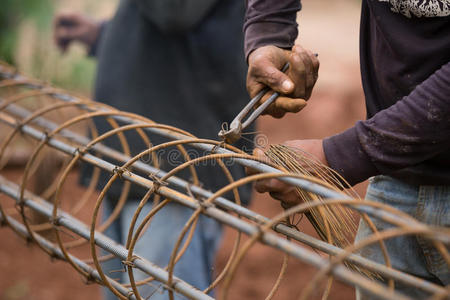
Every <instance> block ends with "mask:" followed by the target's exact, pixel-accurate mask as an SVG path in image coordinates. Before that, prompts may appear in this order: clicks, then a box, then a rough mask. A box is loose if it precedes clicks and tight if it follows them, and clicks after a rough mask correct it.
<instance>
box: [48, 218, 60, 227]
mask: <svg viewBox="0 0 450 300" xmlns="http://www.w3.org/2000/svg"><path fill="white" fill-rule="evenodd" d="M60 219H61V217H60V216H56V217H55V218H53V216H52V217H50V218H49V222H50V224H52V225H53V226H54V227H58V226H59V221H60Z"/></svg>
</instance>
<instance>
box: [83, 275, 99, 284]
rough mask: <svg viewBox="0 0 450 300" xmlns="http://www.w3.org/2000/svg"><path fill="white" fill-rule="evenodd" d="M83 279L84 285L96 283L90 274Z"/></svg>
mask: <svg viewBox="0 0 450 300" xmlns="http://www.w3.org/2000/svg"><path fill="white" fill-rule="evenodd" d="M84 278H85V279H86V281H85V282H84V284H86V285H90V284H93V283H97V280H96V279H95V277H94V276H93V275H92V273H90V272H89V273H88V274H87V275H86V276H85V277H84Z"/></svg>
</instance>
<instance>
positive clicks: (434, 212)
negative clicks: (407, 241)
mask: <svg viewBox="0 0 450 300" xmlns="http://www.w3.org/2000/svg"><path fill="white" fill-rule="evenodd" d="M416 217H417V219H418V220H419V221H421V222H424V223H427V224H431V225H437V226H443V227H450V186H421V187H420V190H419V201H418V206H417V212H416ZM417 241H418V243H419V245H420V246H421V248H422V251H423V254H424V258H425V261H426V264H427V269H428V270H429V271H430V273H432V274H433V275H434V276H436V277H437V278H438V279H439V280H440V281H441V283H442V284H443V285H448V284H450V268H449V266H448V265H447V263H446V262H445V260H444V258H443V256H442V255H441V254H440V253H439V251H438V250H437V249H436V248H435V247H434V245H433V244H432V243H431V242H430V241H429V240H427V239H425V238H423V237H421V236H418V237H417ZM448 250H449V249H448V247H447V251H448Z"/></svg>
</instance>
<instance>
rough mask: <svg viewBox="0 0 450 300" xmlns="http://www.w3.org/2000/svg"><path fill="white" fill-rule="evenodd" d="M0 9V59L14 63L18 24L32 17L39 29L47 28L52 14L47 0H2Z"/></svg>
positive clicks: (51, 7) (51, 6) (51, 8)
mask: <svg viewBox="0 0 450 300" xmlns="http://www.w3.org/2000/svg"><path fill="white" fill-rule="evenodd" d="M1 7H2V9H1V10H0V59H2V60H4V61H6V62H8V63H10V64H14V62H15V61H14V52H15V50H16V49H15V47H16V46H17V39H18V35H19V26H20V24H21V22H22V21H23V20H25V19H33V21H34V23H35V25H36V27H37V28H38V29H39V30H44V29H45V28H48V27H49V25H50V23H51V17H52V15H53V5H52V3H51V2H50V1H49V0H39V1H36V0H2V1H1Z"/></svg>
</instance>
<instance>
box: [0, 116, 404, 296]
mask: <svg viewBox="0 0 450 300" xmlns="http://www.w3.org/2000/svg"><path fill="white" fill-rule="evenodd" d="M0 116H1V115H0ZM2 119H3V118H2ZM5 121H6V120H5ZM10 125H13V124H10ZM21 131H22V132H23V133H25V134H28V135H29V136H32V137H34V138H36V139H38V140H41V141H44V140H45V141H47V143H48V145H50V146H52V147H54V148H56V149H59V150H61V151H63V152H65V153H66V154H69V155H74V154H76V153H78V150H77V148H75V147H73V146H70V145H67V144H66V143H64V142H61V141H59V140H56V139H54V138H48V136H47V135H46V134H44V133H42V132H39V130H36V129H34V128H31V127H29V126H27V125H25V126H23V127H22V128H21ZM81 159H82V160H83V161H85V162H87V163H90V164H92V165H94V166H97V167H99V168H102V169H103V170H105V171H108V172H109V173H114V172H115V170H116V169H117V166H115V165H114V164H111V163H109V162H107V161H104V160H102V159H100V158H98V157H96V156H93V155H91V154H89V153H86V154H84V155H83V156H82V157H81ZM122 178H124V179H125V180H128V181H130V182H133V183H135V184H138V185H140V186H143V187H145V188H148V189H151V188H153V182H152V181H151V180H149V179H146V178H143V177H141V176H138V175H135V174H133V173H132V172H127V173H124V174H122ZM158 193H159V194H161V195H163V196H165V197H169V198H170V199H173V200H176V201H177V202H179V203H181V204H183V205H185V206H187V207H189V208H192V209H196V208H199V207H200V204H198V203H199V202H198V200H196V199H193V198H191V197H190V196H187V195H184V194H182V193H180V192H177V191H174V190H171V189H169V188H167V187H164V186H162V187H160V188H159V190H158ZM205 214H206V215H208V216H210V217H213V218H215V219H217V220H219V221H220V222H222V223H224V224H227V225H229V226H231V227H233V228H235V229H238V230H239V231H241V232H243V233H245V234H247V235H254V234H257V233H258V232H259V229H258V228H257V227H256V226H252V225H250V224H248V223H246V222H244V221H242V220H241V219H239V218H236V217H234V216H232V215H229V214H227V213H225V212H223V211H221V210H219V209H217V208H214V207H207V208H206V209H205ZM261 241H262V242H263V243H264V244H266V245H269V246H272V247H274V248H276V249H279V250H282V251H284V252H285V253H287V254H289V255H292V256H294V257H296V258H298V259H300V260H302V261H304V262H307V263H308V264H311V265H313V266H315V267H317V268H322V267H324V266H325V265H326V264H327V262H326V260H325V259H323V258H321V257H320V256H319V255H318V254H316V253H312V252H309V251H307V250H306V249H304V248H302V247H299V246H298V245H295V244H293V243H291V242H289V241H286V240H284V239H281V238H280V237H278V236H276V235H274V234H269V233H264V234H263V236H262V239H261ZM332 272H333V274H334V275H335V276H337V277H338V278H339V279H340V280H342V281H343V282H346V283H348V284H352V285H356V286H359V287H360V288H361V289H363V290H365V291H366V292H368V293H370V294H372V295H376V296H378V297H384V298H385V299H407V298H404V297H403V296H401V295H397V294H398V293H394V292H392V291H390V292H389V293H388V292H387V291H386V290H385V289H384V288H383V287H382V286H381V285H379V284H377V283H374V282H371V281H370V280H368V279H366V278H364V277H362V276H360V275H357V274H355V273H353V272H352V271H350V270H348V269H347V268H345V267H344V266H337V267H336V268H334V269H333V271H332Z"/></svg>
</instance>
